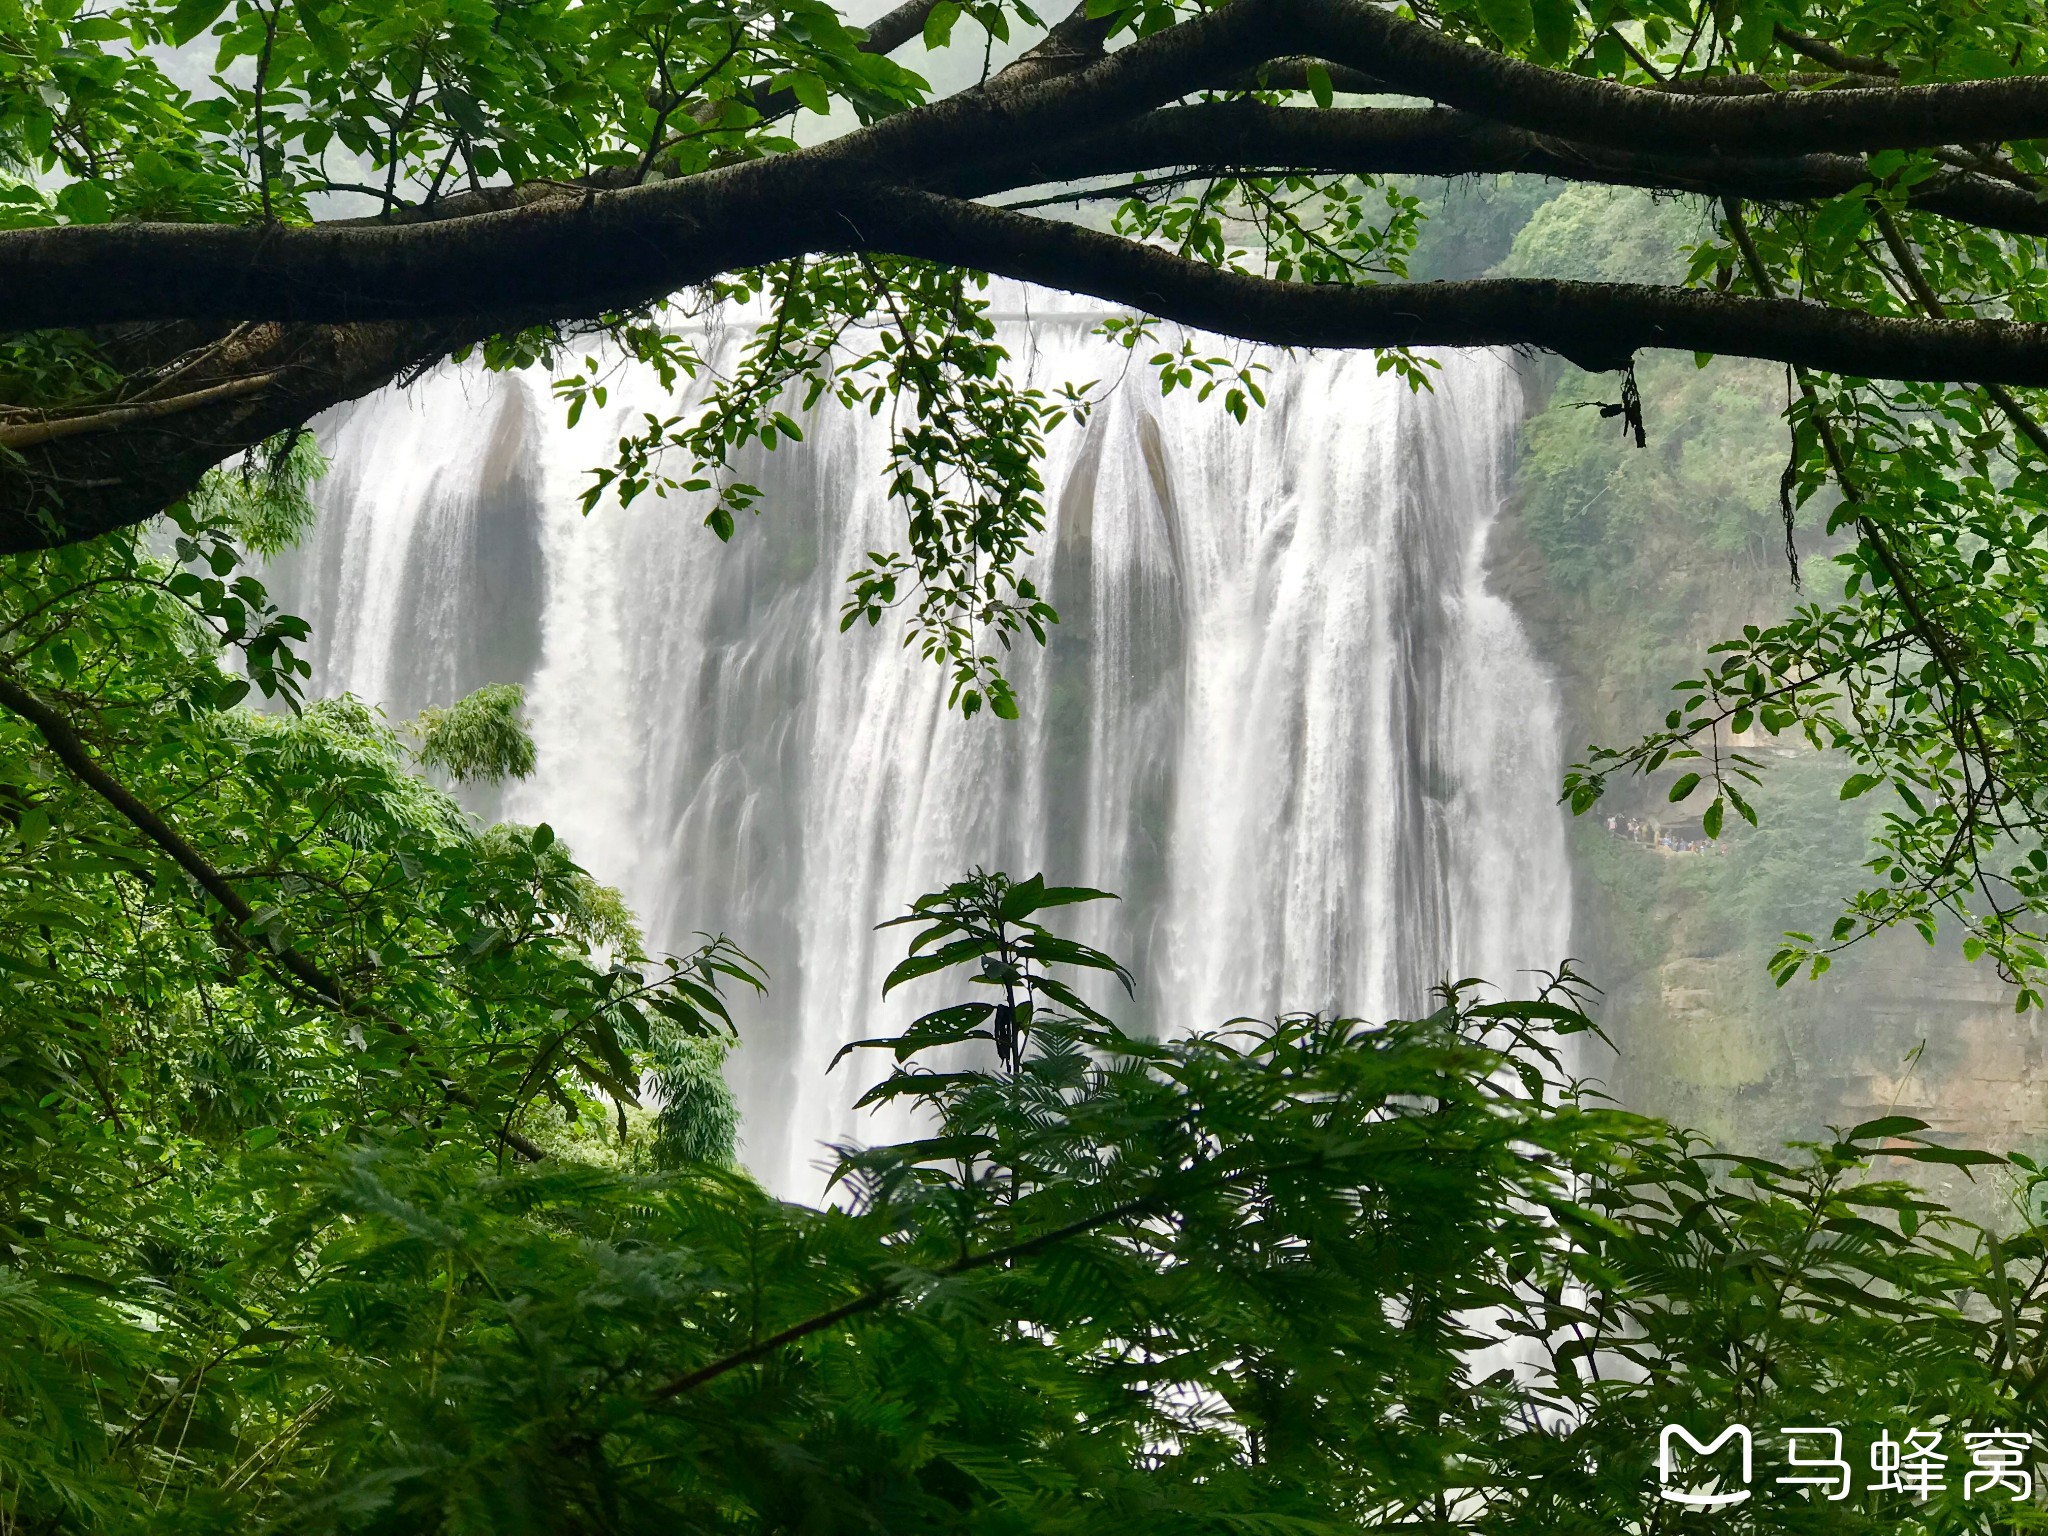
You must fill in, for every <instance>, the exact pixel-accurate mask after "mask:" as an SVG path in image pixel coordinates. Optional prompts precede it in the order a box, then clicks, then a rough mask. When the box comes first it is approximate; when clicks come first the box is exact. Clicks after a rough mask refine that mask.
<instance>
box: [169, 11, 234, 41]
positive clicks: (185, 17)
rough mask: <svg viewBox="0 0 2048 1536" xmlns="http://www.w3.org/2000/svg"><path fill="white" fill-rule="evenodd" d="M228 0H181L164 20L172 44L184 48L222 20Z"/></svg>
mask: <svg viewBox="0 0 2048 1536" xmlns="http://www.w3.org/2000/svg"><path fill="white" fill-rule="evenodd" d="M227 8H228V0H179V3H178V4H177V5H175V6H173V7H172V8H171V14H170V15H169V16H168V17H166V18H165V20H164V31H165V32H166V33H167V34H168V35H169V37H170V40H171V42H172V44H173V45H174V46H176V47H179V48H182V47H184V46H185V44H187V43H189V42H191V41H192V39H194V38H195V37H197V36H198V35H199V34H200V33H202V32H204V31H205V30H206V29H207V28H208V27H210V26H212V25H213V24H214V23H215V22H216V21H219V20H220V17H221V12H223V11H225V10H226V9H227Z"/></svg>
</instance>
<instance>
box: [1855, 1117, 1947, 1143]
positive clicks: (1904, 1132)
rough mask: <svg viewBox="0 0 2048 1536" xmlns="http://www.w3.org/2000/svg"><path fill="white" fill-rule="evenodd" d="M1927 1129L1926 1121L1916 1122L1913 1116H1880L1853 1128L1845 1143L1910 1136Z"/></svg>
mask: <svg viewBox="0 0 2048 1536" xmlns="http://www.w3.org/2000/svg"><path fill="white" fill-rule="evenodd" d="M1926 1129H1927V1122H1926V1121H1925V1120H1915V1119H1914V1118H1913V1117H1912V1116H1911V1115H1880V1116H1878V1118H1877V1119H1875V1120H1866V1121H1864V1122H1863V1123H1862V1124H1861V1125H1856V1126H1851V1127H1850V1128H1849V1134H1848V1135H1847V1136H1846V1137H1844V1138H1843V1139H1844V1140H1845V1141H1869V1140H1870V1139H1872V1138H1873V1137H1878V1136H1910V1135H1912V1134H1913V1132H1915V1131H1924V1130H1926Z"/></svg>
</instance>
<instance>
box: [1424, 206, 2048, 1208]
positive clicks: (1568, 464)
mask: <svg viewBox="0 0 2048 1536" xmlns="http://www.w3.org/2000/svg"><path fill="white" fill-rule="evenodd" d="M1438 195H1439V196H1452V197H1463V198H1466V199H1470V200H1475V201H1476V202H1477V203H1478V204H1480V205H1481V206H1482V207H1483V208H1485V209H1486V210H1487V212H1488V214H1489V217H1488V218H1487V219H1486V220H1483V221H1480V222H1481V223H1482V225H1483V226H1484V228H1485V230H1486V232H1487V233H1486V237H1485V239H1483V240H1482V241H1480V242H1479V244H1478V246H1477V247H1474V246H1472V245H1469V244H1468V245H1465V246H1461V247H1459V248H1458V249H1456V250H1449V249H1445V250H1434V251H1432V250H1430V249H1428V248H1425V249H1424V250H1423V251H1422V252H1421V253H1419V254H1420V258H1421V265H1422V268H1423V272H1424V275H1431V276H1464V275H1474V274H1475V273H1476V272H1478V271H1484V270H1489V269H1491V270H1496V271H1501V272H1507V273H1522V274H1530V275H1535V274H1541V275H1550V276H1572V277H1589V278H1601V277H1605V278H1632V279H1635V280H1641V279H1643V278H1644V277H1646V276H1648V277H1652V278H1663V279H1670V278H1674V277H1676V276H1677V275H1678V274H1677V273H1675V272H1668V271H1659V270H1656V269H1655V265H1656V264H1655V262H1654V261H1653V260H1651V259H1650V257H1648V256H1647V255H1646V253H1647V252H1652V251H1657V250H1669V249H1670V240H1671V236H1672V235H1674V234H1676V235H1679V236H1680V237H1681V238H1682V237H1683V236H1684V234H1685V233H1686V226H1687V225H1689V224H1691V225H1696V224H1697V222H1698V220H1699V219H1700V217H1701V214H1700V210H1699V209H1698V208H1697V207H1695V206H1691V205H1688V204H1685V203H1682V202H1666V203H1652V202H1650V201H1649V199H1647V198H1646V197H1644V196H1642V195H1640V194H1632V193H1627V192H1612V191H1607V190H1604V189H1598V188H1584V187H1579V188H1571V189H1567V190H1564V191H1562V192H1558V193H1556V194H1555V195H1549V194H1545V193H1543V192H1541V191H1540V189H1539V191H1537V192H1535V193H1532V192H1531V191H1530V190H1529V189H1528V188H1525V187H1517V188H1508V187H1490V186H1481V187H1478V188H1473V187H1466V188H1464V189H1462V190H1457V191H1449V192H1443V193H1439V194H1438ZM1461 213H1462V214H1465V215H1467V216H1468V222H1470V220H1469V214H1470V209H1463V210H1461ZM1488 242H1491V248H1490V249H1489V248H1488ZM1524 368H1525V375H1524V376H1525V381H1526V385H1527V389H1528V396H1529V415H1528V417H1527V420H1526V423H1525V426H1524V428H1523V431H1522V434H1521V439H1520V443H1519V445H1518V456H1517V465H1516V474H1515V478H1514V485H1515V496H1514V501H1513V504H1512V505H1511V507H1510V508H1509V511H1508V513H1507V515H1506V516H1505V517H1504V518H1503V519H1502V523H1501V525H1500V527H1499V528H1498V530H1497V532H1496V534H1495V539H1494V546H1493V552H1492V553H1493V574H1494V579H1495V581H1496V583H1497V584H1498V586H1499V587H1500V589H1501V590H1503V591H1504V592H1505V593H1506V594H1507V595H1508V596H1509V597H1510V598H1511V599H1512V600H1513V601H1514V602H1515V603H1516V605H1517V606H1518V608H1519V609H1520V611H1521V612H1522V614H1523V616H1524V618H1525V621H1526V622H1527V623H1528V624H1529V626H1530V628H1531V630H1532V631H1533V632H1534V634H1535V636H1536V638H1537V641H1538V643H1539V645H1540V646H1541V647H1542V649H1543V650H1544V652H1545V654H1546V656H1547V657H1548V659H1549V660H1550V663H1551V665H1552V666H1553V667H1554V668H1555V669H1556V672H1557V675H1558V677H1559V680H1560V684H1561V687H1562V691H1563V695H1564V703H1565V711H1566V719H1567V731H1568V733H1569V734H1568V741H1567V747H1568V750H1570V751H1572V752H1573V754H1574V755H1577V753H1578V751H1579V749H1582V748H1583V747H1584V746H1585V745H1586V744H1588V743H1590V742H1594V741H1598V742H1603V743H1608V744H1617V743H1620V742H1623V741H1626V740H1630V739H1633V738H1634V737H1636V736H1637V735H1640V734H1641V733H1642V732H1644V731H1645V730H1647V729H1649V728H1651V727H1653V726H1654V725H1656V724H1657V723H1658V722H1659V721H1660V720H1661V718H1662V716H1663V715H1664V712H1665V711H1666V709H1668V708H1669V707H1670V704H1671V698H1670V694H1669V687H1670V684H1672V683H1673V682H1675V681H1677V680H1679V679H1681V678H1683V677H1686V676H1688V675H1689V674H1690V673H1692V672H1693V671H1694V670H1695V669H1696V668H1697V667H1698V666H1699V665H1700V664H1701V662H1702V660H1703V659H1704V658H1705V656H1706V653H1707V649H1708V647H1709V646H1711V645H1712V644H1713V643H1714V642H1715V641H1717V640H1719V639H1722V638H1724V637H1726V636H1727V635H1729V634H1731V633H1734V632H1735V631H1737V630H1739V629H1740V627H1741V626H1742V625H1743V624H1744V623H1746V622H1759V621H1768V620H1770V619H1772V618H1774V617H1776V616H1777V615H1779V614H1782V613H1783V612H1785V611H1786V609H1787V608H1788V607H1789V606H1790V605H1791V604H1793V603H1795V602H1799V601H1802V600H1808V599H1807V598H1804V597H1802V595H1801V594H1800V593H1799V592H1797V591H1795V590H1794V588H1793V585H1792V579H1791V568H1790V564H1789V561H1788V557H1787V553H1786V547H1785V546H1786V530H1785V526H1784V522H1783V517H1782V513H1781V510H1780V507H1779V503H1778V497H1777V484H1778V477H1779V473H1780V469H1781V467H1782V465H1783V463H1784V460H1785V455H1786V450H1787V444H1786V440H1785V437H1784V432H1783V428H1782V427H1781V425H1780V424H1779V421H1778V413H1779V411H1780V409H1781V407H1782V404H1783V401H1784V391H1785V389H1786V380H1785V378H1784V377H1783V375H1782V373H1780V372H1778V371H1776V370H1773V369H1770V368H1766V367H1759V366H1756V365H1742V364H1729V363H1722V362H1715V363H1712V364H1710V365H1708V366H1707V367H1705V368H1699V367H1695V366H1694V365H1693V363H1692V362H1691V360H1689V359H1686V358H1683V357H1673V356H1659V357H1655V358H1649V359H1646V360H1645V361H1644V363H1643V366H1642V367H1641V368H1640V370H1639V380H1640V386H1641V391H1642V397H1643V401H1644V407H1645V415H1646V418H1647V426H1648V435H1649V444H1648V446H1647V447H1646V448H1642V449H1638V448H1637V447H1635V445H1634V443H1633V442H1632V441H1631V440H1630V439H1629V438H1627V437H1626V436H1625V435H1624V434H1623V433H1622V432H1621V431H1620V430H1619V426H1618V423H1617V422H1615V421H1614V420H1612V419H1610V418H1606V417H1603V416H1602V415H1601V414H1600V412H1599V410H1598V409H1597V407H1598V405H1600V404H1601V403H1604V402H1605V401H1607V400H1609V399H1610V398H1612V397H1613V395H1614V394H1615V392H1616V386H1615V383H1614V381H1613V379H1612V378H1611V377H1604V378H1603V377H1599V376H1589V375H1585V374H1581V373H1579V372H1577V371H1576V370H1573V369H1570V368H1567V367H1563V366H1561V365H1558V364H1555V363H1550V362H1547V361H1540V360H1534V359H1532V360H1530V361H1529V362H1527V363H1525V364H1524ZM1821 521H1822V518H1821V516H1820V515H1819V513H1818V511H1817V509H1811V508H1810V509H1807V510H1806V511H1805V512H1803V513H1802V514H1801V516H1800V519H1799V522H1798V526H1797V527H1796V528H1795V530H1794V534H1795V543H1796V545H1797V546H1798V553H1799V558H1800V561H1801V565H1802V567H1803V573H1804V576H1805V579H1806V581H1807V583H1808V587H1809V589H1810V594H1811V598H1813V599H1819V600H1826V599H1828V598H1831V597H1832V596H1833V595H1834V594H1835V593H1836V592H1837V591H1838V590H1839V578H1838V577H1837V576H1836V575H1835V574H1834V571H1833V569H1832V567H1831V564H1830V562H1829V559H1828V551H1827V548H1826V543H1825V539H1824V537H1823V535H1822V533H1821V529H1820V526H1819V525H1820V523H1821ZM1757 752H1758V755H1759V756H1760V757H1762V758H1763V759H1764V760H1765V761H1766V762H1768V763H1769V764H1770V765H1771V766H1770V768H1769V769H1768V771H1767V772H1766V774H1765V783H1764V785H1763V787H1762V790H1761V792H1760V794H1759V795H1758V797H1757V803H1758V807H1759V810H1760V813H1761V818H1762V825H1761V827H1760V828H1759V829H1757V830H1754V831H1752V830H1751V829H1749V828H1748V827H1746V826H1741V825H1739V824H1738V825H1736V826H1735V827H1733V829H1732V830H1730V831H1729V832H1728V833H1727V835H1726V836H1725V837H1724V838H1723V840H1722V843H1721V844H1720V845H1719V846H1717V847H1716V848H1714V849H1713V850H1712V851H1693V849H1694V848H1696V847H1697V845H1698V843H1699V840H1700V832H1699V822H1698V813H1699V809H1700V806H1699V805H1697V804H1695V805H1692V806H1690V807H1688V806H1686V805H1682V804H1681V805H1676V806H1674V805H1672V804H1670V803H1669V802H1668V800H1667V798H1666V796H1667V790H1668V787H1669V784H1670V782H1671V780H1672V779H1673V778H1674V777H1675V773H1671V772H1667V773H1665V774H1664V775H1661V776H1660V777H1659V778H1657V779H1654V780H1651V781H1647V782H1645V781H1629V782H1622V781H1616V782H1615V783H1614V785H1613V787H1612V788H1611V790H1610V793H1609V796H1608V799H1607V800H1606V801H1604V802H1603V803H1602V804H1601V806H1600V807H1599V808H1598V810H1597V811H1596V812H1595V813H1591V814H1589V815H1587V816H1585V817H1583V818H1581V819H1580V820H1579V821H1578V822H1577V823H1576V824H1575V826H1574V828H1573V837H1572V848H1573V856H1574V861H1575V865H1576V870H1575V873H1576V891H1577V911H1576V919H1575V928H1576V936H1575V943H1576V947H1577V950H1578V957H1579V960H1580V963H1581V966H1582V968H1583V969H1584V970H1585V971H1586V972H1587V973H1588V974H1589V975H1590V976H1591V977H1592V978H1593V979H1594V980H1595V981H1596V982H1597V983H1598V984H1599V985H1600V986H1602V987H1603V988H1604V989H1605V992H1606V997H1605V1001H1604V1005H1603V1007H1602V1008H1601V1010H1600V1013H1601V1016H1602V1018H1603V1020H1604V1021H1605V1024H1606V1027H1607V1028H1608V1029H1609V1031H1610V1033H1611V1034H1612V1036H1613V1038H1614V1040H1615V1043H1616V1045H1617V1047H1618V1048H1619V1056H1618V1058H1617V1059H1615V1060H1614V1061H1612V1062H1609V1063H1602V1064H1600V1075H1602V1076H1604V1077H1606V1078H1607V1080H1608V1082H1609V1084H1610V1086H1611V1089H1612V1091H1613V1092H1614V1093H1615V1094H1616V1096H1617V1097H1618V1098H1620V1099H1621V1100H1622V1101H1623V1102H1625V1103H1627V1104H1629V1105H1630V1106H1631V1107H1634V1108H1638V1109H1642V1110H1645V1111H1650V1112H1654V1113H1658V1114H1662V1115H1666V1116H1668V1117H1670V1118H1672V1119H1674V1120H1677V1121H1679V1122H1681V1123H1684V1124H1687V1125H1691V1126H1694V1127H1697V1128H1699V1129H1701V1130H1703V1131H1706V1132H1709V1133H1710V1134H1712V1135H1714V1136H1715V1137H1716V1138H1717V1139H1720V1140H1722V1141H1723V1142H1724V1143H1727V1144H1731V1145H1738V1146H1746V1147H1752V1148H1760V1147H1767V1146H1770V1145H1772V1144H1774V1143H1776V1142H1778V1141H1781V1140H1784V1139H1786V1138H1790V1137H1809V1136H1815V1135H1819V1134H1821V1133H1822V1132H1823V1130H1824V1128H1825V1127H1827V1126H1829V1125H1843V1126H1846V1125H1849V1124H1853V1123H1855V1122H1857V1121H1860V1120H1865V1119H1869V1118H1872V1117H1874V1116H1876V1115H1880V1114H1884V1113H1887V1112H1890V1111H1893V1110H1896V1111H1899V1112H1903V1113H1909V1114H1914V1115H1917V1116H1919V1117H1920V1118H1922V1119H1925V1120H1927V1121H1929V1122H1930V1123H1931V1124H1932V1125H1933V1126H1934V1127H1935V1128H1936V1129H1937V1130H1938V1131H1939V1132H1941V1133H1943V1134H1944V1136H1945V1137H1949V1138H1953V1139H1954V1140H1956V1141H1958V1142H1969V1143H1972V1144H1977V1145H1986V1146H1991V1147H1995V1148H2011V1147H2029V1148H2035V1149H2038V1148H2039V1146H2040V1145H2041V1144H2042V1143H2044V1142H2048V1023H2044V1022H2043V1021H2042V1020H2040V1019H2039V1017H2038V1016H2031V1015H2030V1016H2018V1015H2015V1014H2014V1012H2013V1010H2012V1005H2011V993H2010V990H2009V989H2007V988H2006V987H2004V986H2003V985H2002V984H2001V983H2000V982H1999V980H1998V978H1997V977H1996V976H1995V975H1994V974H1992V973H1991V972H1990V971H1989V970H1988V969H1986V968H1983V967H1978V966H1971V965H1968V964H1966V963H1964V961H1963V960H1962V958H1961V956H1960V955H1959V954H1958V953H1956V952H1955V951H1954V949H1953V948H1952V947H1951V946H1947V945H1941V944H1937V945H1936V946H1933V947H1930V946H1929V945H1927V944H1926V943H1925V942H1923V941H1922V940H1921V939H1920V938H1919V936H1918V935H1916V934H1911V933H1907V934H1892V935H1888V936H1886V937H1884V938H1883V939H1881V940H1879V941H1876V942H1874V943H1870V944H1866V945H1863V946H1859V947H1857V948H1854V949H1852V950H1850V951H1848V952H1845V953H1844V954H1842V955H1840V956H1839V957H1837V958H1836V959H1835V961H1834V964H1833V966H1832V968H1831V969H1830V970H1829V971H1828V973H1827V974H1825V975H1823V976H1821V977H1819V978H1818V979H1807V978H1803V977H1802V978H1801V979H1799V980H1796V981H1794V982H1792V983H1791V984H1790V985H1789V986H1787V987H1785V988H1783V989H1780V988H1777V987H1775V986H1773V984H1772V982H1771V978H1770V976H1769V974H1768V971H1767V969H1766V962H1767V960H1768V959H1769V957H1770V955H1771V953H1772V951H1773V950H1774V949H1775V948H1776V947H1777V945H1778V942H1779V937H1780V935H1781V934H1782V933H1783V932H1784V931H1786V930H1788V929H1792V930H1800V931H1806V932H1825V931H1826V929H1827V927H1828V926H1829V925H1830V924H1831V923H1832V921H1833V918H1834V916H1835V915H1836V911H1837V910H1838V903H1839V901H1840V899H1841V898H1842V897H1843V896H1844V895H1845V894H1846V893H1848V892H1849V891H1851V890H1853V889H1854V888H1855V886H1856V884H1857V882H1858V879H1859V876H1860V875H1861V874H1862V873H1863V872H1862V871H1861V870H1860V869H1859V867H1858V866H1859V863H1860V861H1861V860H1862V858H1863V857H1864V856H1865V846H1864V831H1865V818H1866V817H1868V816H1870V815H1872V814H1875V813H1874V811H1873V810H1872V809H1871V808H1870V806H1871V802H1870V801H1864V800H1858V801H1854V802H1850V803H1848V804H1844V803H1843V802H1842V801H1841V800H1840V799H1839V793H1838V792H1839V788H1840V785H1841V782H1842V780H1843V778H1844V777H1845V776H1846V773H1847V770H1846V768H1844V767H1843V766H1842V765H1840V764H1838V763H1836V762H1833V761H1832V760H1828V759H1824V758H1822V757H1820V756H1818V755H1816V754H1813V753H1811V752H1809V751H1807V750H1805V749H1804V748H1803V747H1800V746H1795V745H1794V744H1792V743H1790V742H1777V743H1759V744H1758V745H1757ZM1874 798H1875V797H1873V799H1874ZM1609 817H1613V818H1614V822H1613V830H1610V823H1609ZM1732 820H1733V818H1731V821H1732ZM1631 822H1633V823H1634V824H1635V826H1636V827H1637V829H1638V830H1637V832H1636V834H1635V836H1633V837H1631V836H1630V834H1629V827H1630V824H1631ZM1666 837H1669V839H1670V840H1671V841H1673V842H1675V843H1677V844H1678V845H1679V848H1678V849H1677V850H1674V849H1671V848H1667V847H1664V846H1662V843H1663V841H1664V839H1665V838H1666ZM1653 841H1654V842H1655V843H1656V844H1657V846H1652V842H1653ZM1988 1196H1989V1192H1988V1191H1980V1193H1979V1195H1978V1196H1977V1199H1978V1200H1983V1199H1986V1198H1988Z"/></svg>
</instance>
